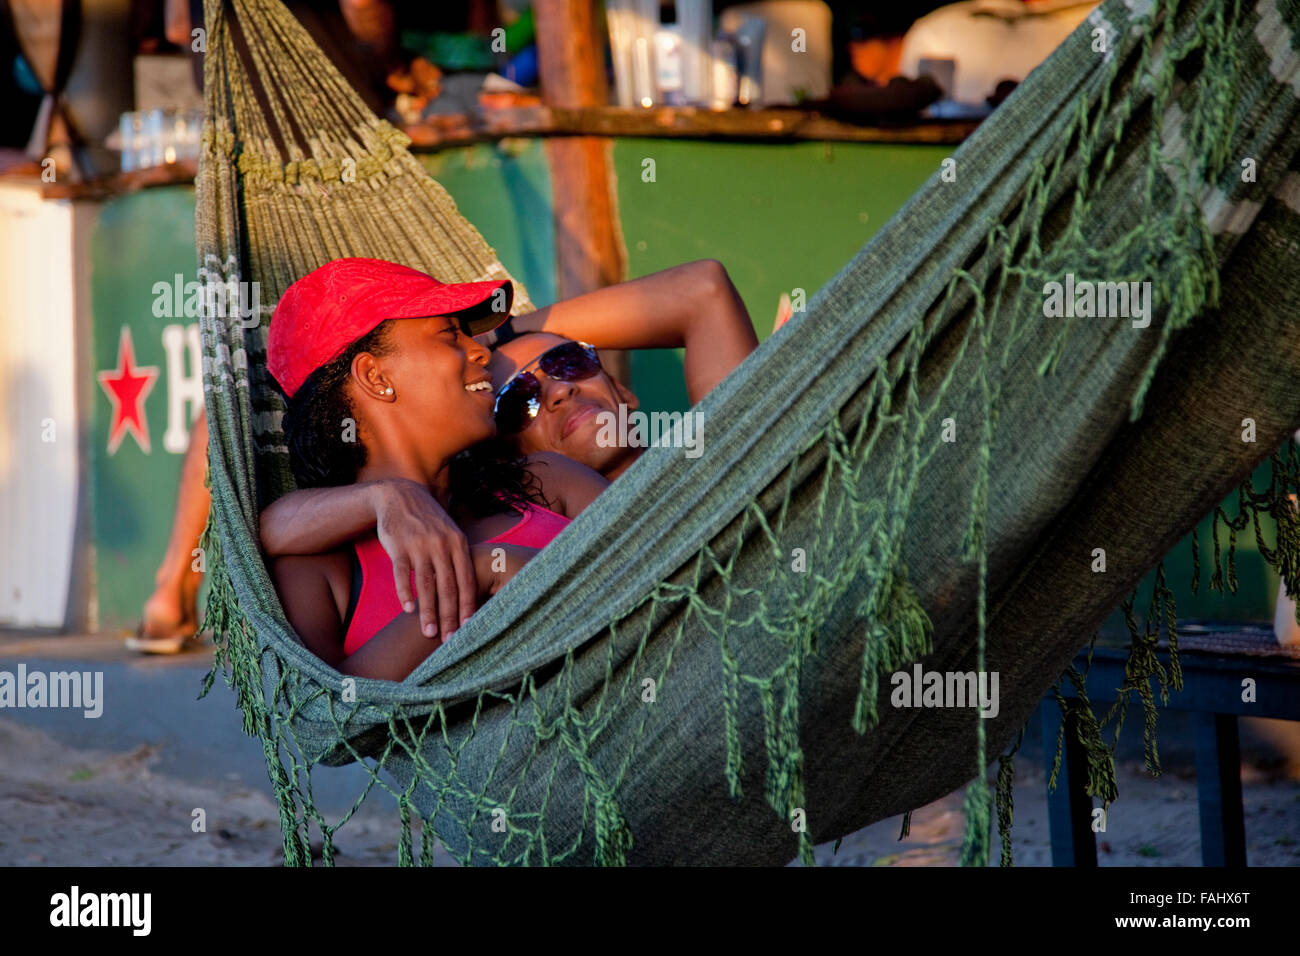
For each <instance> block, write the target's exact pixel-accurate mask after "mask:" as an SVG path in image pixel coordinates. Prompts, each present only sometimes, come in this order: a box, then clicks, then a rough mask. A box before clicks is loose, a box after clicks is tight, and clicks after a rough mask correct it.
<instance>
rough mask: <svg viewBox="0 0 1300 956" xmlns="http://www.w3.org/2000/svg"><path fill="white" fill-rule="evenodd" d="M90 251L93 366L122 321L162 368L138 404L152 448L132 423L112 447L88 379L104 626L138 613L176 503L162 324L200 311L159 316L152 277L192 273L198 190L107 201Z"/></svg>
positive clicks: (139, 352)
mask: <svg viewBox="0 0 1300 956" xmlns="http://www.w3.org/2000/svg"><path fill="white" fill-rule="evenodd" d="M90 256H91V276H90V281H91V302H92V316H93V318H92V338H93V342H92V346H91V348H92V352H91V354H92V364H93V367H94V369H95V370H96V371H97V372H100V371H111V370H113V369H115V368H116V367H117V364H118V352H119V343H120V341H121V330H122V328H123V327H127V328H129V329H130V334H131V340H132V343H133V345H134V349H135V365H136V366H138V367H141V368H142V369H152V370H155V371H156V372H157V378H156V379H155V380H154V383H153V386H152V388H151V389H150V391H149V392H148V394H147V395H145V397H144V399H143V402H142V403H141V404H142V410H143V413H144V423H145V424H146V425H147V434H148V445H149V450H148V451H147V452H146V450H145V449H144V447H143V443H142V442H140V441H139V440H137V438H136V437H135V436H134V435H133V434H131V433H129V432H128V433H126V434H125V436H124V437H123V438H122V440H121V442H120V444H119V445H118V447H117V449H116V451H115V452H113V453H112V454H110V453H109V447H108V446H109V431H110V426H111V418H112V414H111V411H112V406H111V403H110V401H109V399H108V396H107V394H106V393H105V391H104V389H103V388H102V387H101V386H100V385H99V384H98V383H97V382H96V383H94V384H92V385H91V386H90V387H91V389H92V390H93V392H94V398H93V402H94V413H93V417H92V421H91V453H92V468H91V496H92V514H93V516H94V527H95V575H96V589H97V592H98V600H99V619H100V626H101V628H103V629H105V630H108V629H115V628H119V627H129V626H133V625H134V624H135V623H136V622H137V621H138V620H139V615H140V609H141V606H142V605H143V603H144V600H145V598H146V597H148V596H149V594H150V592H151V591H152V590H153V576H154V571H155V570H156V569H157V567H158V562H159V561H160V560H161V559H162V555H163V551H164V549H165V548H166V544H167V536H168V533H169V531H170V529H171V520H172V513H173V509H174V508H175V506H176V482H177V479H178V478H179V476H180V467H181V459H182V457H183V455H182V454H180V453H171V452H168V451H167V450H166V449H164V447H163V433H164V431H165V429H166V427H167V413H168V389H169V388H175V387H176V386H177V383H176V382H172V381H170V380H169V376H168V374H167V361H166V354H165V351H164V348H163V342H162V338H163V329H164V328H165V327H166V326H168V325H174V324H180V325H188V324H191V323H194V322H196V321H197V320H195V319H186V318H184V317H180V318H159V317H156V316H155V315H154V314H153V304H154V292H153V286H154V283H155V282H159V281H165V282H168V283H170V282H172V281H173V276H174V275H175V274H176V273H180V274H182V275H183V276H185V278H186V280H189V279H192V278H193V277H194V190H193V189H191V188H188V187H167V188H160V189H149V190H145V191H143V192H139V193H134V194H132V195H129V196H123V197H121V198H119V199H115V200H113V201H111V202H109V203H107V204H105V206H104V207H103V209H102V210H101V213H100V216H99V219H98V221H97V223H96V225H95V229H94V233H93V235H92V237H91V253H90ZM186 358H187V361H188V356H187V357H186ZM184 368H186V369H188V368H189V366H188V365H186V366H184Z"/></svg>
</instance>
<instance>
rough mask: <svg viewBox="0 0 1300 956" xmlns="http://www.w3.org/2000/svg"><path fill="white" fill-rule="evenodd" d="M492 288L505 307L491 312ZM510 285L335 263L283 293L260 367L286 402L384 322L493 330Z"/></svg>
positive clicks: (510, 296) (354, 261)
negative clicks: (449, 322) (449, 320)
mask: <svg viewBox="0 0 1300 956" xmlns="http://www.w3.org/2000/svg"><path fill="white" fill-rule="evenodd" d="M498 289H504V290H505V304H504V307H502V308H499V311H498V309H494V308H493V307H492V306H493V305H494V304H498V305H499V302H500V300H497V301H496V302H494V299H495V297H496V293H497V290H498ZM513 300H514V286H513V285H512V284H511V282H510V280H509V279H494V280H491V281H488V282H456V283H443V282H439V281H438V280H437V279H435V278H433V276H430V275H426V274H425V273H423V272H420V271H418V270H416V269H410V268H408V267H406V266H402V265H398V264H397V263H396V262H386V261H384V260H383V259H361V258H350V259H335V260H334V261H333V262H327V263H325V265H323V266H321V267H320V268H319V269H314V270H312V271H311V272H309V273H307V274H306V275H305V276H303V277H302V278H301V279H299V280H298V281H297V282H295V283H294V284H293V285H291V286H289V288H288V289H286V290H285V292H284V295H283V296H281V298H280V301H279V303H277V305H276V307H275V312H274V313H272V315H271V331H270V336H269V338H268V341H267V357H266V367H267V369H269V370H270V372H271V374H272V375H274V376H275V380H276V381H277V382H279V383H280V387H281V388H283V389H284V393H285V394H286V395H288V396H289V397H290V398H292V397H293V394H294V392H296V391H298V389H299V388H301V387H302V383H303V382H305V381H306V380H307V377H308V376H309V375H311V373H312V372H314V371H316V369H318V368H320V367H321V366H323V365H328V364H329V363H330V362H332V361H333V360H334V359H336V358H338V357H339V355H341V354H342V353H343V350H344V349H346V348H347V347H348V346H349V345H351V344H352V343H353V342H355V341H356V340H357V339H359V338H361V337H362V336H363V335H366V334H367V333H369V332H371V331H373V330H374V328H375V327H376V326H377V325H379V324H380V323H381V322H384V321H386V320H388V319H423V318H427V317H429V316H434V315H454V316H456V318H457V319H458V320H459V321H460V327H461V328H462V329H463V330H464V331H465V334H466V335H478V334H480V333H482V332H488V331H490V330H492V329H495V328H496V327H497V326H498V325H500V324H501V323H502V322H504V321H505V320H506V319H507V318H508V317H509V316H510V305H511V303H512V302H513Z"/></svg>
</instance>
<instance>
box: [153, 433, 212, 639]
mask: <svg viewBox="0 0 1300 956" xmlns="http://www.w3.org/2000/svg"><path fill="white" fill-rule="evenodd" d="M207 465H208V420H207V417H206V415H205V414H203V413H200V415H199V417H198V420H197V421H195V423H194V427H193V428H192V429H191V430H190V446H189V448H188V449H187V450H186V452H185V461H184V463H183V464H182V465H181V480H180V488H179V491H178V493H177V497H176V516H175V517H174V518H173V519H172V534H171V539H170V540H169V541H168V542H167V553H166V554H165V555H164V556H163V560H162V564H161V565H159V567H158V572H157V574H155V575H154V592H153V594H151V595H150V596H149V599H148V600H147V601H145V604H144V615H143V617H144V627H143V630H144V637H146V638H168V637H174V636H176V635H178V634H184V635H186V636H188V635H189V634H192V633H194V631H195V630H197V629H198V595H199V584H200V583H201V582H202V580H203V574H202V572H199V571H196V570H194V568H195V565H196V564H197V563H198V562H197V559H196V557H195V555H194V549H195V548H197V547H198V546H199V537H200V536H201V535H202V534H203V528H204V526H205V525H206V524H207V522H208V508H209V506H210V504H211V498H210V496H209V494H208V489H207V488H206V487H204V484H203V480H204V476H205V472H206V471H207Z"/></svg>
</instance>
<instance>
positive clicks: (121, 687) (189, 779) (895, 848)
mask: <svg viewBox="0 0 1300 956" xmlns="http://www.w3.org/2000/svg"><path fill="white" fill-rule="evenodd" d="M47 640H55V639H47ZM105 646H106V645H105ZM115 646H116V645H115ZM102 647H103V646H101V645H100V644H95V645H93V648H92V650H93V655H92V656H94V655H97V656H98V660H91V661H89V662H86V661H84V660H83V661H82V665H83V666H96V667H102V668H103V669H104V671H105V683H106V687H107V688H108V689H109V690H110V691H115V693H116V695H117V697H118V699H119V700H120V701H121V703H119V704H118V705H117V706H114V707H106V710H105V715H104V718H102V720H100V721H95V722H93V723H94V724H95V725H96V726H95V727H94V728H93V731H92V729H89V728H88V727H87V725H88V724H90V723H91V722H89V721H80V722H78V720H76V719H73V718H72V717H71V716H67V717H64V716H60V717H57V718H56V717H53V716H51V715H49V714H48V713H44V714H37V713H34V712H30V711H19V710H6V711H0V865H9V866H12V865H17V866H33V865H35V866H49V865H73V866H77V865H110V866H151V865H173V866H175V865H183V866H275V865H279V864H280V863H281V862H282V853H281V837H280V827H279V817H278V814H277V812H276V808H275V805H274V804H273V802H272V799H271V790H270V786H269V783H268V782H267V779H266V773H265V768H264V765H263V763H262V758H261V754H260V748H259V747H258V746H257V744H256V742H254V741H251V740H248V739H247V738H243V737H242V735H241V734H240V733H239V731H238V725H237V720H236V715H235V713H234V711H233V709H232V704H231V701H229V700H228V699H227V700H221V699H218V700H215V701H214V700H211V699H209V700H207V701H202V702H199V701H195V700H194V696H195V695H194V693H193V690H194V687H195V686H196V683H197V680H198V679H200V678H201V675H202V672H203V671H204V670H206V666H207V662H206V659H205V657H204V655H191V657H190V659H189V660H185V661H179V662H177V661H165V662H164V661H141V660H139V659H133V658H132V659H127V658H124V657H122V656H121V655H120V654H118V653H117V651H116V650H115V649H108V650H102ZM65 648H67V649H68V650H71V651H76V650H77V648H75V647H71V646H70V645H60V647H59V649H60V650H61V651H62V650H64V649H65ZM32 649H33V647H32V645H31V643H30V642H28V643H26V644H14V643H13V642H9V643H7V644H6V643H5V642H4V641H3V640H0V666H3V667H12V666H13V663H14V660H15V656H14V655H15V652H17V653H22V652H28V653H30V651H31V650H32ZM35 649H36V650H39V651H42V652H45V651H48V645H45V644H44V643H43V642H42V644H41V646H40V647H37V648H35ZM101 650H102V653H101ZM6 651H8V653H6ZM24 656H26V655H24ZM63 656H64V655H63V654H60V657H63ZM81 656H82V657H83V658H84V657H85V656H86V655H85V654H82V655H81ZM28 660H29V664H28V666H29V667H33V666H40V663H41V662H40V661H39V660H35V661H33V660H31V658H28ZM49 666H50V667H51V668H53V667H58V666H62V667H67V666H70V665H69V662H68V660H67V659H66V658H64V659H63V660H62V661H59V660H51V661H49ZM214 693H217V694H218V695H221V694H225V695H226V697H228V696H229V694H228V692H226V691H224V690H219V691H217V692H214ZM168 694H172V695H173V696H168ZM106 696H108V695H106ZM108 699H109V701H110V702H112V701H113V697H112V696H109V697H108ZM189 708H193V709H192V710H190V709H189ZM160 711H161V713H159V712H160ZM110 720H112V721H116V723H109V721H110ZM178 726H180V727H182V728H183V729H182V730H181V731H179V732H178V731H177V727H178ZM1163 726H1164V730H1165V732H1164V733H1163V734H1162V738H1161V749H1162V753H1163V754H1165V773H1164V774H1163V775H1162V776H1160V777H1159V778H1152V777H1150V776H1149V775H1147V774H1146V773H1145V771H1144V770H1143V769H1142V766H1141V761H1140V759H1136V760H1134V759H1125V755H1124V753H1123V751H1122V752H1121V760H1120V763H1119V768H1118V769H1119V786H1120V798H1119V801H1118V802H1117V803H1116V804H1114V805H1113V806H1112V808H1111V811H1110V814H1109V817H1108V820H1107V830H1106V832H1105V833H1103V834H1099V839H1098V847H1099V860H1100V863H1101V865H1103V866H1106V865H1148V866H1197V865H1199V863H1200V833H1199V824H1198V816H1197V801H1196V781H1195V775H1194V773H1193V772H1192V761H1191V749H1190V740H1189V739H1181V740H1180V734H1181V736H1182V737H1183V738H1185V737H1186V735H1185V733H1183V732H1182V731H1180V728H1179V726H1178V724H1177V722H1176V721H1175V722H1172V723H1167V724H1165V725H1163ZM1297 756H1300V724H1281V723H1278V722H1260V721H1255V722H1252V723H1251V725H1250V726H1247V727H1245V728H1244V729H1243V768H1242V779H1243V790H1244V799H1245V809H1246V834H1247V843H1248V855H1249V861H1250V863H1251V864H1252V865H1256V866H1259V865H1264V866H1296V865H1300V779H1297V778H1298V777H1300V773H1298V772H1297V769H1298V768H1297V764H1298V763H1300V761H1297ZM1016 768H1017V770H1016V785H1015V825H1014V827H1013V829H1012V834H1013V845H1014V849H1015V862H1016V863H1017V865H1031V866H1044V865H1050V863H1051V850H1050V844H1049V842H1048V825H1047V812H1046V792H1045V782H1044V770H1043V766H1042V759H1041V754H1040V753H1037V752H1035V751H1033V750H1031V751H1030V752H1029V753H1027V754H1026V755H1025V757H1024V758H1023V759H1019V760H1017V763H1016ZM321 773H323V774H341V773H342V772H341V771H328V770H326V771H322V772H321ZM339 779H340V780H341V782H342V783H345V784H354V783H355V778H353V779H352V780H349V779H347V778H342V777H341V778H339ZM350 792H354V791H353V790H352V789H351V787H350V786H343V787H340V788H339V793H350ZM961 803H962V794H961V793H956V794H951V795H949V796H948V797H945V798H944V799H942V800H939V801H937V802H935V803H933V804H930V805H929V806H926V807H922V808H919V809H918V810H917V811H916V812H915V813H914V814H913V816H912V826H911V833H910V835H909V837H908V838H906V839H904V840H901V841H900V840H899V839H898V836H899V829H900V825H901V817H897V818H893V819H890V820H884V821H881V822H880V823H877V824H874V825H872V826H870V827H867V828H865V829H863V830H861V831H859V832H857V833H855V834H852V835H850V836H848V837H846V838H845V839H844V841H843V844H842V845H841V846H840V848H839V851H838V852H837V853H833V852H832V848H831V846H830V845H826V846H823V847H819V848H818V851H817V857H818V862H819V863H820V864H824V865H834V866H935V865H938V866H946V865H952V864H954V863H955V862H956V860H957V854H958V849H959V846H960V843H961V832H962V813H961ZM196 809H202V810H203V811H204V815H205V818H206V819H205V823H206V828H205V829H204V830H202V831H200V832H196V830H195V826H194V822H195V815H194V811H195V810H196ZM396 833H397V819H396V814H395V812H388V811H386V810H385V809H384V808H383V807H375V808H371V807H369V806H366V807H363V808H362V810H361V812H360V813H359V814H358V815H357V817H356V818H355V819H353V820H352V821H350V822H349V823H348V824H347V826H346V827H345V828H344V829H343V830H342V831H341V832H340V833H339V835H338V836H337V838H336V842H337V845H338V848H339V851H340V852H339V856H338V863H339V864H340V865H353V866H367V865H369V866H373V865H389V864H392V863H394V862H396V859H397V848H396V843H395V839H396ZM995 840H996V837H995ZM438 862H439V863H441V864H444V865H455V863H454V861H452V860H451V859H450V858H449V857H448V856H447V855H446V854H445V853H443V852H442V851H441V850H439V854H438ZM796 865H797V864H796Z"/></svg>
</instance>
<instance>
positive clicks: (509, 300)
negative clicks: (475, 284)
mask: <svg viewBox="0 0 1300 956" xmlns="http://www.w3.org/2000/svg"><path fill="white" fill-rule="evenodd" d="M497 289H505V291H506V304H505V308H504V309H494V308H493V307H492V300H493V298H495V296H496V290H497ZM514 302H515V286H514V283H513V282H511V281H510V280H509V279H503V280H502V281H501V282H497V283H493V288H492V291H491V292H489V293H488V294H487V295H486V296H484V298H483V301H482V302H479V303H477V304H475V305H471V306H469V307H468V308H466V309H462V310H460V311H458V312H456V313H455V315H456V318H457V319H459V320H460V327H461V329H462V330H463V331H464V332H465V334H466V335H482V334H483V333H484V332H491V331H492V330H493V329H495V328H496V327H497V326H498V325H500V324H501V323H503V322H504V321H505V320H506V319H508V318H510V307H511V306H512V305H514Z"/></svg>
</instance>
